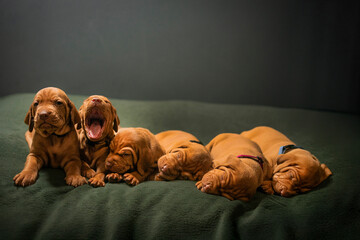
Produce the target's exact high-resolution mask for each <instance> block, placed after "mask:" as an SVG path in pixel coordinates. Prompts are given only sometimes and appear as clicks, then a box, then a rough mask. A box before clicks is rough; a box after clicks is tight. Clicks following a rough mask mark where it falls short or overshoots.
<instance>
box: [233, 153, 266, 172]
mask: <svg viewBox="0 0 360 240" xmlns="http://www.w3.org/2000/svg"><path fill="white" fill-rule="evenodd" d="M237 157H238V158H250V159H252V160H254V161H256V162H258V163H259V164H260V167H261V169H264V167H263V165H264V160H263V159H262V158H261V157H259V156H252V155H238V156H237Z"/></svg>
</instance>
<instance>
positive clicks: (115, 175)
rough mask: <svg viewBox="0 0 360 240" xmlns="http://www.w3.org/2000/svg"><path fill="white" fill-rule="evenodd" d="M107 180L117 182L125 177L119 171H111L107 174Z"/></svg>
mask: <svg viewBox="0 0 360 240" xmlns="http://www.w3.org/2000/svg"><path fill="white" fill-rule="evenodd" d="M105 178H106V180H107V181H108V182H111V183H117V182H120V181H121V180H122V179H123V177H122V176H121V175H120V174H118V173H109V174H107V175H106V177H105Z"/></svg>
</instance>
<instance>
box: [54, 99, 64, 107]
mask: <svg viewBox="0 0 360 240" xmlns="http://www.w3.org/2000/svg"><path fill="white" fill-rule="evenodd" d="M55 103H56V105H58V106H60V105H62V104H63V103H62V101H59V100H57V101H56V102H55Z"/></svg>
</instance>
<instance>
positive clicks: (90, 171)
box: [81, 168, 95, 178]
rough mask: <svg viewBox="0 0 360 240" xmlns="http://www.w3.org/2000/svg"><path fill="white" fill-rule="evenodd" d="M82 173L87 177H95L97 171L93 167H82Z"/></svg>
mask: <svg viewBox="0 0 360 240" xmlns="http://www.w3.org/2000/svg"><path fill="white" fill-rule="evenodd" d="M81 175H82V176H84V177H86V178H93V177H94V176H95V171H94V170H93V169H91V168H86V169H81Z"/></svg>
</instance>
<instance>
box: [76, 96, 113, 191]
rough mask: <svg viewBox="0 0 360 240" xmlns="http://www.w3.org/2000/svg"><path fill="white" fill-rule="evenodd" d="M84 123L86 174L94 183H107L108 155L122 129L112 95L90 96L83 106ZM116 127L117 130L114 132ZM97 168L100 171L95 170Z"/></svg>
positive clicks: (82, 140) (82, 150)
mask: <svg viewBox="0 0 360 240" xmlns="http://www.w3.org/2000/svg"><path fill="white" fill-rule="evenodd" d="M79 113H80V118H81V126H82V128H81V129H79V130H78V135H79V140H80V154H81V159H82V160H83V162H82V169H81V170H82V171H81V172H82V175H83V176H85V177H87V178H89V183H90V184H91V185H92V186H94V187H103V186H105V181H104V179H105V159H106V157H107V156H108V154H109V152H110V150H109V145H110V141H111V140H112V139H113V138H114V136H115V132H116V131H117V130H118V126H119V124H120V120H119V117H118V115H117V114H116V109H115V108H114V107H113V105H112V104H111V102H110V101H109V99H107V98H106V97H104V96H100V95H93V96H90V97H88V98H87V99H86V100H85V101H84V103H83V105H82V106H81V107H80V109H79ZM114 131H115V132H114ZM93 169H96V172H95V171H94V170H93Z"/></svg>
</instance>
